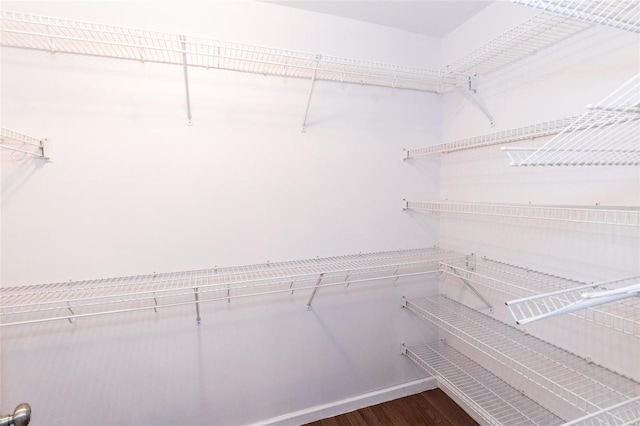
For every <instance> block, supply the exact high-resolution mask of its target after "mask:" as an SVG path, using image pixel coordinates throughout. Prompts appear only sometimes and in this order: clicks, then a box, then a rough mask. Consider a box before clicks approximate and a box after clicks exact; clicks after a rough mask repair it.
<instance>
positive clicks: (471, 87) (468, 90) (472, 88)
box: [454, 74, 496, 127]
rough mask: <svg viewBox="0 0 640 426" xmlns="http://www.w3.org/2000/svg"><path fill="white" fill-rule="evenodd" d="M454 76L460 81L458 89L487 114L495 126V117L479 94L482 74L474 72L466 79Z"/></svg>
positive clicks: (490, 122)
mask: <svg viewBox="0 0 640 426" xmlns="http://www.w3.org/2000/svg"><path fill="white" fill-rule="evenodd" d="M454 77H455V79H456V81H457V82H458V85H457V86H456V87H457V89H458V90H459V91H461V92H462V93H463V94H464V95H465V96H466V97H467V98H468V99H469V100H470V101H471V102H472V103H473V104H474V105H475V106H477V107H478V108H479V109H480V111H482V112H483V113H484V115H486V116H487V118H488V119H489V124H490V126H491V127H493V126H495V124H496V122H495V119H494V118H493V114H491V111H489V108H487V106H486V105H485V103H484V101H483V100H482V98H481V97H480V95H479V94H478V88H479V85H480V76H479V75H478V74H474V75H472V76H469V77H467V78H466V79H464V78H462V77H459V76H454Z"/></svg>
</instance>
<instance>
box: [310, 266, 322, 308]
mask: <svg viewBox="0 0 640 426" xmlns="http://www.w3.org/2000/svg"><path fill="white" fill-rule="evenodd" d="M322 277H324V273H322V274H320V276H319V277H318V281H316V286H315V287H314V288H313V291H312V292H311V296H309V301H308V302H307V311H310V310H311V302H313V298H314V297H316V293H317V292H318V288H319V286H320V281H322Z"/></svg>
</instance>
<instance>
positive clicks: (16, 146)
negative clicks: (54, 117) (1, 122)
mask: <svg viewBox="0 0 640 426" xmlns="http://www.w3.org/2000/svg"><path fill="white" fill-rule="evenodd" d="M0 138H1V140H0V148H3V149H7V150H10V151H13V153H14V154H13V158H14V159H16V160H19V159H22V158H25V157H26V156H33V157H38V158H44V159H49V143H48V141H47V140H46V139H38V138H34V137H33V136H28V135H25V134H22V133H19V132H16V131H14V130H10V129H5V128H4V127H3V128H2V129H0Z"/></svg>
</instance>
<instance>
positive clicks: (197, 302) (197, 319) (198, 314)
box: [193, 287, 202, 325]
mask: <svg viewBox="0 0 640 426" xmlns="http://www.w3.org/2000/svg"><path fill="white" fill-rule="evenodd" d="M193 292H194V294H195V296H196V323H197V324H198V325H200V320H201V319H202V318H200V294H199V293H198V287H196V288H194V289H193Z"/></svg>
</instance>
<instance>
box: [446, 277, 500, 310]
mask: <svg viewBox="0 0 640 426" xmlns="http://www.w3.org/2000/svg"><path fill="white" fill-rule="evenodd" d="M451 270H452V271H453V273H454V274H455V275H456V276H457V277H458V278H460V281H462V282H463V283H464V285H466V286H467V287H468V288H469V290H471V291H472V292H473V293H474V294H475V295H476V296H478V298H479V299H480V300H482V303H484V304H485V305H487V307H488V308H489V311H490V312H493V305H491V303H489V301H488V300H487V299H485V297H484V296H483V295H482V294H481V293H480V292H479V291H478V290H477V289H476V288H475V287H474V286H473V285H471V283H470V282H469V281H467V280H466V279H464V278H462V277H461V276H460V274H459V273H458V270H457V269H456V268H451Z"/></svg>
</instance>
